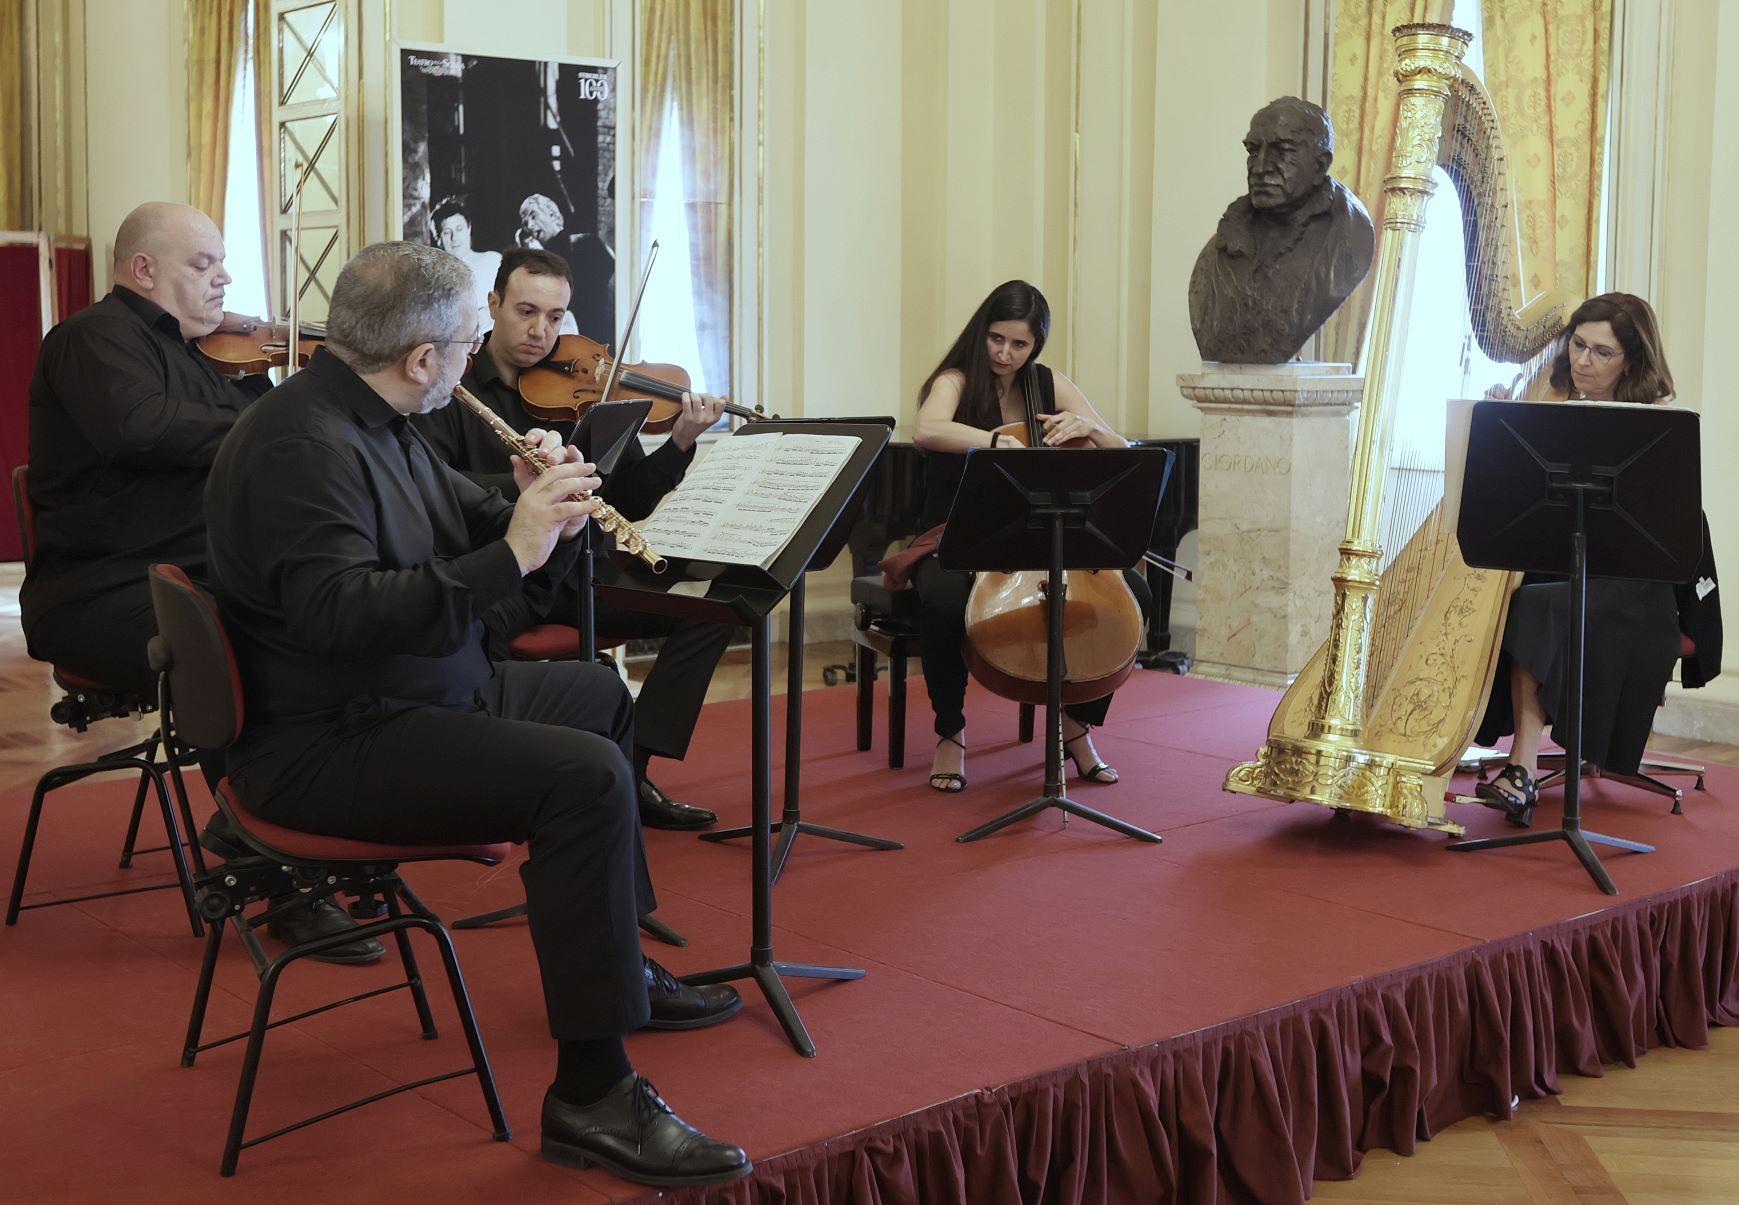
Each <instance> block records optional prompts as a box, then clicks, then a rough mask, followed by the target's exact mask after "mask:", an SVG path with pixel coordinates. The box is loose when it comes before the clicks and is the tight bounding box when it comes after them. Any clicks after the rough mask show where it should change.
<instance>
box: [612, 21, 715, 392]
mask: <svg viewBox="0 0 1739 1205" xmlns="http://www.w3.org/2000/svg"><path fill="white" fill-rule="evenodd" d="M734 7H735V6H734V5H733V4H731V3H730V0H642V5H641V53H640V88H641V92H640V131H639V132H640V147H641V155H640V181H639V188H638V190H637V192H638V195H639V199H640V229H641V231H642V232H645V231H646V230H648V229H649V228H650V225H651V220H652V193H653V186H654V173H655V172H656V171H657V168H658V151H659V144H660V142H661V140H662V136H663V131H664V117H665V113H666V111H667V109H668V107H669V105H670V104H671V103H672V102H674V103H675V105H676V112H677V121H678V123H679V125H680V128H681V130H682V183H683V188H682V192H683V210H684V215H685V216H686V218H687V225H688V240H689V255H690V276H691V281H692V287H693V291H694V316H695V326H696V331H695V335H696V339H697V341H698V342H699V344H700V358H701V368H702V371H703V372H705V374H706V380H707V386H708V388H709V389H710V390H712V391H713V392H715V393H723V392H726V391H728V390H729V388H730V382H731V278H732V266H733V256H732V245H731V237H732V221H731V214H732V204H731V201H732V195H733V192H734V184H735V179H736V150H735V140H734V131H735V121H734V105H735V87H734V84H735V80H736V28H735V20H734Z"/></svg>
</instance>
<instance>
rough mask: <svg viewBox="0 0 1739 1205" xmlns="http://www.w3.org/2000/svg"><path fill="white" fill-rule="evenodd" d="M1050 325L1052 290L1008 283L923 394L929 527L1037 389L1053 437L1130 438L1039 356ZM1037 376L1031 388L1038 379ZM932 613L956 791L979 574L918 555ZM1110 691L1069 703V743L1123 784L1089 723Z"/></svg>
mask: <svg viewBox="0 0 1739 1205" xmlns="http://www.w3.org/2000/svg"><path fill="white" fill-rule="evenodd" d="M1050 329H1051V308H1050V305H1049V304H1048V303H1047V302H1046V301H1045V298H1044V294H1042V293H1040V292H1039V291H1038V290H1037V289H1036V288H1034V287H1033V286H1032V285H1030V284H1028V283H1026V282H1025V281H1024V280H1011V281H1008V282H1007V283H1006V284H1002V285H999V286H998V287H997V288H996V289H995V290H994V291H993V292H992V293H991V294H990V296H989V297H986V298H985V299H984V302H983V303H982V304H981V305H980V306H979V307H978V310H977V312H975V313H974V314H973V315H972V318H971V320H970V321H968V322H967V324H966V329H965V330H963V331H961V332H960V336H959V338H957V339H955V341H954V345H953V346H952V347H951V348H949V349H948V354H947V355H946V356H944V357H943V358H942V362H941V363H940V364H939V365H937V366H936V369H935V371H933V372H932V373H931V374H930V376H929V378H928V379H927V380H926V381H925V382H924V387H923V389H921V390H920V391H919V393H918V423H917V432H916V436H915V441H914V442H916V443H917V445H918V446H919V447H920V448H922V449H924V451H925V452H926V453H927V454H928V460H929V465H928V473H927V477H928V485H927V491H926V497H925V503H924V520H923V524H922V526H923V527H924V528H930V527H934V526H936V525H938V524H940V523H943V522H944V521H946V519H947V517H948V510H949V508H950V507H951V506H952V505H953V503H954V494H955V492H956V490H957V489H958V488H959V485H960V476H961V473H962V472H964V470H965V467H966V453H967V452H968V451H970V450H971V449H973V448H988V447H994V446H997V444H998V442H999V441H1000V442H1002V443H1003V445H1004V446H1006V441H1005V440H1000V436H999V433H997V432H996V430H995V428H997V427H999V426H1001V425H1003V424H1004V423H1012V422H1025V421H1026V420H1027V417H1028V416H1027V406H1028V398H1029V397H1031V398H1032V399H1034V402H1035V405H1036V410H1037V414H1036V417H1037V420H1038V423H1039V424H1040V426H1041V427H1042V430H1043V440H1044V443H1045V444H1046V445H1047V446H1052V447H1055V446H1060V445H1063V444H1065V443H1069V442H1072V441H1081V440H1086V441H1088V442H1090V443H1091V444H1092V445H1093V446H1095V447H1101V448H1121V447H1125V446H1127V444H1126V441H1125V440H1124V439H1123V437H1122V436H1120V435H1118V434H1117V432H1116V431H1113V430H1112V429H1111V427H1110V425H1109V424H1108V423H1106V421H1105V420H1104V419H1103V418H1101V417H1100V416H1099V413H1098V411H1096V410H1094V409H1093V405H1092V403H1091V402H1089V401H1088V400H1087V399H1086V397H1085V396H1084V395H1083V394H1082V393H1081V391H1080V389H1078V388H1077V387H1076V385H1075V383H1074V382H1073V381H1071V380H1069V379H1068V378H1067V377H1065V376H1064V375H1063V374H1062V373H1060V372H1053V371H1052V370H1051V369H1049V368H1047V367H1045V366H1044V365H1042V364H1040V363H1038V357H1039V353H1040V352H1041V351H1043V350H1044V346H1045V337H1046V336H1047V335H1048V334H1049V333H1050ZM1029 383H1030V385H1029ZM1125 577H1126V578H1127V580H1128V581H1129V585H1130V589H1131V590H1132V592H1133V593H1134V594H1135V597H1136V599H1137V601H1138V602H1139V603H1140V605H1141V608H1142V610H1143V611H1145V610H1146V608H1147V605H1148V601H1149V597H1150V596H1149V593H1148V590H1147V583H1146V582H1145V580H1143V579H1142V577H1141V576H1140V575H1139V574H1136V573H1127V574H1125ZM912 582H913V585H914V586H915V588H916V589H917V591H918V596H919V600H920V602H921V604H922V610H923V630H922V633H921V635H920V650H921V654H922V659H923V664H924V685H925V688H926V689H927V690H928V691H929V693H930V707H931V709H932V710H933V711H934V712H935V715H936V725H935V729H936V736H937V738H938V739H937V743H936V756H935V760H934V762H933V763H932V766H931V774H930V786H931V787H932V788H934V789H935V790H938V791H944V792H954V791H959V790H962V789H964V788H965V786H966V716H965V713H964V710H963V708H964V704H965V699H966V661H965V658H964V656H963V655H962V649H963V648H964V647H965V643H966V600H967V595H968V594H969V593H970V592H971V589H972V575H971V574H969V573H962V572H957V571H954V570H949V569H944V568H943V567H942V566H941V564H940V563H939V562H938V560H937V558H935V557H933V556H932V557H927V558H925V559H924V560H923V561H921V562H919V564H918V567H917V570H916V572H915V573H914V574H913V578H912ZM1109 706H1110V698H1109V696H1107V697H1105V698H1100V699H1095V700H1092V701H1090V702H1086V703H1077V704H1073V705H1070V706H1069V707H1068V708H1067V709H1066V710H1065V713H1064V716H1063V740H1064V749H1065V751H1066V752H1067V753H1068V755H1069V757H1070V759H1071V760H1073V762H1074V763H1075V771H1076V773H1077V774H1079V775H1080V776H1081V778H1082V779H1084V780H1085V781H1087V782H1095V783H1113V782H1116V781H1117V771H1116V770H1114V769H1112V768H1111V767H1110V766H1108V765H1106V764H1105V763H1104V762H1103V761H1101V760H1100V758H1099V754H1098V751H1097V750H1096V749H1094V747H1093V738H1092V734H1091V729H1092V728H1093V727H1094V726H1096V725H1098V724H1101V723H1103V722H1104V720H1105V713H1106V709H1107V708H1108V707H1109Z"/></svg>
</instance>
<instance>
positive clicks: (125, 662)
mask: <svg viewBox="0 0 1739 1205" xmlns="http://www.w3.org/2000/svg"><path fill="white" fill-rule="evenodd" d="M156 634H157V616H156V615H155V614H153V613H152V611H151V587H150V586H149V585H148V584H147V583H146V580H145V575H144V574H143V573H141V574H140V575H139V580H138V581H137V582H134V583H132V584H130V585H126V586H122V587H120V588H119V589H115V590H109V591H107V592H105V593H103V594H98V595H95V596H94V597H91V598H87V599H82V600H80V601H78V602H76V603H67V604H63V605H62V606H58V607H54V608H52V609H50V610H49V611H47V612H46V613H44V614H42V615H36V616H33V617H32V618H31V623H30V630H29V632H28V633H27V639H26V643H27V644H28V645H29V648H30V655H31V656H32V657H35V658H36V659H38V660H39V661H48V662H52V663H53V664H55V665H57V666H59V667H60V668H62V669H65V670H70V671H72V672H73V673H75V674H77V675H79V676H80V677H81V678H89V679H91V680H92V681H93V682H101V683H102V684H103V685H105V686H113V687H116V688H117V689H120V690H130V691H133V692H135V693H137V694H142V695H145V696H146V697H148V698H152V699H155V698H156V697H157V675H155V674H153V673H152V672H151V670H150V667H149V665H148V663H147V661H146V656H145V646H146V645H147V644H149V643H150V642H151V637H153V636H155V635H156Z"/></svg>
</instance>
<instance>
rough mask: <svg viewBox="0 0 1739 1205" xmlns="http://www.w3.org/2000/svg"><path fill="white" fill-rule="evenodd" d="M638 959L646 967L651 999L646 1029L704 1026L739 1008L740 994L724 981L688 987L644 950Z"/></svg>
mask: <svg viewBox="0 0 1739 1205" xmlns="http://www.w3.org/2000/svg"><path fill="white" fill-rule="evenodd" d="M641 961H642V962H643V963H644V964H645V968H646V995H647V998H648V999H650V1000H651V1001H652V1019H651V1020H650V1021H648V1022H646V1028H647V1029H705V1028H706V1027H707V1026H708V1025H717V1024H718V1023H719V1022H720V1021H727V1020H729V1019H730V1018H732V1017H734V1016H736V1015H737V1014H738V1013H739V1012H741V1011H742V1008H743V998H742V996H740V995H738V994H737V989H736V988H734V987H732V986H731V985H730V984H728V983H713V984H708V985H707V986H706V987H690V986H689V985H688V984H686V983H683V982H682V981H681V980H679V979H678V978H677V977H676V976H675V975H672V974H671V973H670V972H669V971H667V970H665V969H664V968H663V967H661V966H659V965H658V964H657V963H656V962H653V961H652V960H651V959H650V958H647V957H646V956H645V955H644V954H643V955H641Z"/></svg>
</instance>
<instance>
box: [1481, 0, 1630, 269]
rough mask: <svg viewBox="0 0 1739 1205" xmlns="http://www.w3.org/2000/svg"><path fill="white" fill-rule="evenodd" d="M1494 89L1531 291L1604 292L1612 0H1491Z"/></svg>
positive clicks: (1489, 59) (1488, 23)
mask: <svg viewBox="0 0 1739 1205" xmlns="http://www.w3.org/2000/svg"><path fill="white" fill-rule="evenodd" d="M1481 11H1482V13H1483V17H1484V25H1485V31H1484V36H1483V37H1482V38H1481V39H1480V47H1481V50H1482V52H1483V54H1484V56H1485V89H1486V91H1487V92H1489V93H1490V94H1491V100H1492V105H1493V107H1494V108H1496V110H1497V115H1498V120H1499V121H1500V122H1502V123H1503V131H1504V150H1505V153H1506V154H1507V155H1508V157H1509V166H1510V175H1511V178H1512V180H1513V181H1514V184H1515V204H1516V217H1517V222H1518V225H1519V227H1520V230H1521V244H1522V271H1523V283H1524V286H1525V287H1524V290H1523V291H1524V293H1526V294H1527V295H1528V296H1530V297H1531V296H1535V295H1537V294H1538V293H1540V292H1542V291H1544V290H1545V289H1548V288H1554V287H1556V288H1564V289H1572V290H1576V289H1579V290H1581V293H1582V295H1583V296H1584V297H1587V296H1591V295H1593V294H1594V293H1595V292H1597V291H1598V290H1597V287H1596V284H1597V282H1596V280H1595V269H1596V266H1597V263H1598V260H1599V256H1598V245H1597V244H1598V242H1599V238H1600V206H1601V200H1602V197H1601V186H1600V185H1601V175H1602V172H1603V171H1604V170H1605V154H1606V109H1607V99H1606V97H1607V86H1608V81H1609V78H1610V76H1611V67H1612V0H1482V10H1481Z"/></svg>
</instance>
